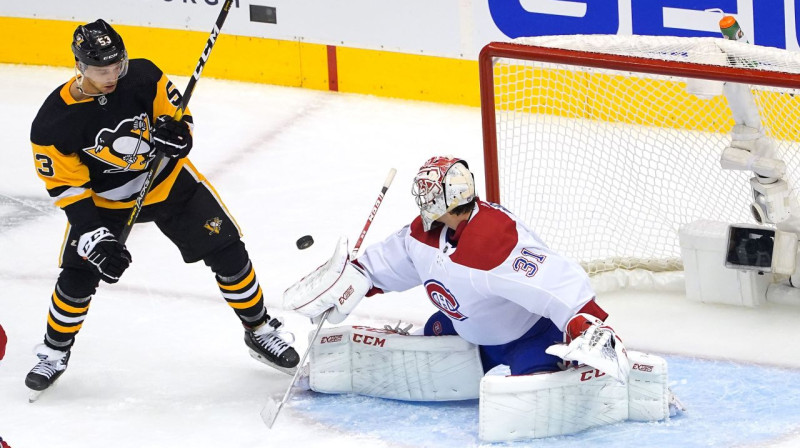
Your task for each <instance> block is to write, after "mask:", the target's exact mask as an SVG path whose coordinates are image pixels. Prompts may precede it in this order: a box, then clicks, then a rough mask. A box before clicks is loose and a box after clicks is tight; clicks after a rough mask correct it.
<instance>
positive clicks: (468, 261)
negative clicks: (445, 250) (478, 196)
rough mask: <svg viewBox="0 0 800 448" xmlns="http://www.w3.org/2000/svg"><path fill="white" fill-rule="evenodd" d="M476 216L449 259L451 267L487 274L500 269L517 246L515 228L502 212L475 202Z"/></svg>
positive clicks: (468, 224)
mask: <svg viewBox="0 0 800 448" xmlns="http://www.w3.org/2000/svg"><path fill="white" fill-rule="evenodd" d="M477 206H478V207H480V209H479V210H478V213H477V214H475V215H474V216H473V217H472V219H470V221H469V222H468V223H467V226H466V227H465V228H464V230H463V231H462V233H461V235H460V238H459V240H458V249H457V250H456V251H455V253H454V254H453V255H452V256H451V257H450V259H451V260H453V262H454V263H458V264H460V265H463V266H466V267H469V268H474V269H481V270H484V271H488V270H491V269H494V268H496V267H497V266H500V264H501V263H503V262H504V261H505V260H506V259H507V258H508V256H509V255H510V254H511V251H512V250H514V247H516V246H517V241H518V235H517V224H516V222H514V220H513V219H511V217H510V216H508V215H507V214H505V213H504V212H502V211H500V210H498V209H496V208H494V207H492V206H490V205H489V204H487V203H486V202H483V201H477Z"/></svg>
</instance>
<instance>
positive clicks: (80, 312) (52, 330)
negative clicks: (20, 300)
mask: <svg viewBox="0 0 800 448" xmlns="http://www.w3.org/2000/svg"><path fill="white" fill-rule="evenodd" d="M91 300H92V296H87V297H71V296H69V295H67V294H65V293H64V292H63V291H62V290H61V287H60V286H59V285H58V284H56V288H55V290H54V291H53V295H52V296H51V297H50V312H49V313H48V315H47V334H46V335H45V338H44V342H45V344H46V345H47V346H48V347H50V348H52V349H54V350H60V351H66V350H69V348H70V347H71V346H72V344H73V343H75V335H77V334H78V331H79V330H80V329H81V326H82V325H83V321H84V319H86V314H87V313H88V312H89V303H90V302H91Z"/></svg>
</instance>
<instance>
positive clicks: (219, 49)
mask: <svg viewBox="0 0 800 448" xmlns="http://www.w3.org/2000/svg"><path fill="white" fill-rule="evenodd" d="M80 24H81V23H80V22H73V21H60V20H43V19H30V18H20V17H0V29H3V31H4V33H3V34H4V36H5V37H4V40H3V45H2V46H0V63H11V64H35V65H54V66H61V67H73V66H74V58H73V56H72V53H71V52H70V51H69V43H70V42H71V41H72V33H73V32H74V30H75V28H76V27H77V26H78V25H80ZM113 26H114V28H115V29H116V30H117V31H118V32H119V33H120V34H121V35H122V37H123V39H124V40H125V46H126V48H127V50H128V54H129V55H130V57H131V58H142V57H143V58H147V59H150V60H152V61H153V62H155V63H156V65H158V66H159V67H160V68H161V69H162V70H163V71H164V72H165V73H169V74H171V75H181V76H190V75H191V74H192V73H193V72H194V69H195V66H196V65H197V59H198V57H199V56H200V53H201V52H202V50H203V48H204V46H205V42H206V40H207V39H208V33H207V32H200V31H187V30H173V29H164V28H148V27H139V26H128V25H118V24H113ZM58 42H63V45H60V44H57V43H58ZM164 42H170V45H164V44H163V43H164ZM174 48H183V49H186V51H178V52H176V51H174ZM195 48H196V50H193V49H195ZM337 51H338V55H337V60H338V70H337V72H338V81H339V89H338V90H339V91H340V92H349V93H362V94H368V95H377V96H382V97H390V98H405V99H412V100H424V101H432V102H437V103H449V104H461V105H469V106H477V105H479V104H480V97H479V89H478V62H477V61H470V60H463V59H451V58H443V57H436V56H426V55H415V54H405V53H394V52H387V51H378V50H364V49H357V48H345V47H338V48H337ZM203 76H208V77H212V78H221V79H230V80H236V81H245V82H256V83H264V84H274V85H280V86H289V87H304V88H307V89H314V90H328V88H329V79H328V58H327V45H322V44H312V43H306V42H299V41H285V40H276V39H264V38H258V37H247V36H233V35H230V34H226V33H225V31H224V30H223V32H222V34H220V36H219V38H218V41H217V43H216V45H215V46H214V51H213V53H212V55H211V56H210V57H209V62H208V64H206V66H205V68H204V69H203ZM201 84H202V83H201ZM181 90H182V87H181Z"/></svg>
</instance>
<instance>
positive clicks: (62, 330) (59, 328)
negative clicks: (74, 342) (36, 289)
mask: <svg viewBox="0 0 800 448" xmlns="http://www.w3.org/2000/svg"><path fill="white" fill-rule="evenodd" d="M47 325H50V326H51V327H53V329H54V330H56V331H58V332H59V333H77V332H78V330H80V329H81V327H82V326H83V322H81V323H79V324H78V325H75V326H74V327H65V326H63V325H59V324H57V323H56V322H55V321H54V320H53V318H52V317H51V316H50V314H49V313H48V314H47Z"/></svg>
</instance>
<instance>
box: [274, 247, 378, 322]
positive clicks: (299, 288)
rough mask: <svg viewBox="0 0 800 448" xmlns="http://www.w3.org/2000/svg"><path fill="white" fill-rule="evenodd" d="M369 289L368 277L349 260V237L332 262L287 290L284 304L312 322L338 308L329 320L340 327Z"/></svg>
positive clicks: (370, 283) (284, 295)
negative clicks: (340, 323) (329, 310)
mask: <svg viewBox="0 0 800 448" xmlns="http://www.w3.org/2000/svg"><path fill="white" fill-rule="evenodd" d="M370 288H372V282H371V281H370V279H369V277H368V276H367V275H366V273H364V271H362V269H361V268H360V267H358V266H357V265H355V264H353V263H352V262H351V261H350V255H349V254H348V251H347V238H346V237H341V238H339V242H338V243H337V244H336V251H335V252H334V253H333V256H332V257H331V258H330V260H328V261H327V262H326V263H325V264H323V265H322V266H320V267H318V268H317V269H316V270H315V271H314V272H312V273H310V274H308V275H307V276H305V277H303V278H302V279H300V281H299V282H297V283H295V284H294V285H292V286H290V287H289V289H287V290H286V291H284V293H283V304H284V306H285V307H286V308H290V309H292V310H294V311H297V312H298V313H300V314H302V315H304V316H306V317H310V318H312V319H314V318H317V317H319V316H320V315H321V314H322V313H324V312H325V311H326V310H328V309H330V308H335V309H334V310H332V311H331V313H330V314H329V315H328V321H329V322H331V323H333V324H337V323H339V322H342V321H343V320H344V319H345V318H346V317H347V315H348V314H350V313H351V312H352V311H353V309H354V308H355V307H356V305H358V302H360V301H361V299H362V298H363V297H364V295H366V294H367V291H369V290H370Z"/></svg>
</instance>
